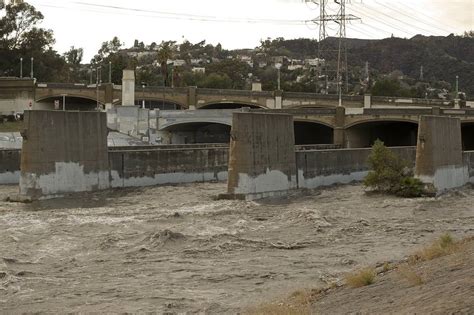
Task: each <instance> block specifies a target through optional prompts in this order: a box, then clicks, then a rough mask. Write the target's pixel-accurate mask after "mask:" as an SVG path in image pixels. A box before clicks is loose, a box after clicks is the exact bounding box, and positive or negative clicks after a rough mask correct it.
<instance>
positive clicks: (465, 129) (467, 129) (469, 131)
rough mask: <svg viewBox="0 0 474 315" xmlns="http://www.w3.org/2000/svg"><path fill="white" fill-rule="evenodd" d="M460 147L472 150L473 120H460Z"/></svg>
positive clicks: (473, 148) (473, 136)
mask: <svg viewBox="0 0 474 315" xmlns="http://www.w3.org/2000/svg"><path fill="white" fill-rule="evenodd" d="M461 137H462V149H463V150H464V151H474V120H467V121H461Z"/></svg>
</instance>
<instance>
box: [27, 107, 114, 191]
mask: <svg viewBox="0 0 474 315" xmlns="http://www.w3.org/2000/svg"><path fill="white" fill-rule="evenodd" d="M24 119H25V124H24V125H25V126H26V127H27V129H26V130H24V131H23V132H22V136H23V148H22V153H21V176H20V195H21V196H23V197H27V198H31V199H39V198H47V197H52V196H56V195H60V194H63V193H70V192H82V191H94V190H100V189H106V188H109V187H110V179H109V160H108V148H107V125H106V113H104V112H68V111H44V110H35V111H25V118H24Z"/></svg>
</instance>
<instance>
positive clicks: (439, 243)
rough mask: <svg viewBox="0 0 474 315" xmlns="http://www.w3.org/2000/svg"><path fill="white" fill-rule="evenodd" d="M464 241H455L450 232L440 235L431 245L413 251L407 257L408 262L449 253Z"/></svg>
mask: <svg viewBox="0 0 474 315" xmlns="http://www.w3.org/2000/svg"><path fill="white" fill-rule="evenodd" d="M463 244H464V241H460V242H458V241H456V240H455V239H454V238H453V237H452V236H451V235H450V234H447V233H446V234H443V235H441V236H440V237H439V238H438V239H437V240H436V241H434V242H433V243H432V244H431V245H429V246H427V247H425V248H423V249H421V250H419V251H417V252H415V254H414V255H411V256H410V257H409V258H408V262H409V263H410V264H416V263H417V262H420V261H427V260H432V259H435V258H438V257H442V256H446V255H450V254H452V253H455V252H457V251H459V250H460V249H461V247H462V245H463Z"/></svg>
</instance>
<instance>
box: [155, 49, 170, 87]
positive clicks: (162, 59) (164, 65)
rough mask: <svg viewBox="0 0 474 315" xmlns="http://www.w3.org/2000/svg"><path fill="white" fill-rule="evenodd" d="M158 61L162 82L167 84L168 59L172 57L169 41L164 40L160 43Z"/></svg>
mask: <svg viewBox="0 0 474 315" xmlns="http://www.w3.org/2000/svg"><path fill="white" fill-rule="evenodd" d="M157 57H158V62H159V63H160V66H161V74H162V75H163V78H164V79H163V82H164V85H165V86H169V76H168V59H171V58H172V57H173V51H172V50H171V47H170V44H169V42H164V43H162V44H161V48H160V50H159V51H158V56H157Z"/></svg>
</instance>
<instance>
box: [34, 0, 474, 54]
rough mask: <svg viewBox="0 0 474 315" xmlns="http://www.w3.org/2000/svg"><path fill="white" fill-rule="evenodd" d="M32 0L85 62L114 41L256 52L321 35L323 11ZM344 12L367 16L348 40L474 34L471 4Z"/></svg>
mask: <svg viewBox="0 0 474 315" xmlns="http://www.w3.org/2000/svg"><path fill="white" fill-rule="evenodd" d="M27 2H29V3H31V4H32V5H34V6H35V7H36V8H37V9H39V10H40V11H41V12H42V13H43V14H44V16H45V20H44V23H43V27H46V28H50V29H52V30H53V31H54V34H55V38H56V41H57V43H56V47H55V48H56V49H57V50H58V51H59V52H64V51H66V50H68V48H69V47H70V46H73V45H74V46H76V47H82V48H84V50H85V58H84V59H85V60H84V61H86V62H88V61H89V60H90V58H91V57H92V56H93V55H94V54H95V53H96V52H97V50H98V49H99V47H100V45H101V43H102V42H103V41H106V40H110V39H112V38H113V36H118V37H119V38H120V39H121V40H122V41H123V42H125V44H126V46H131V45H133V41H134V39H139V40H141V41H144V42H145V44H149V43H151V42H153V41H154V42H157V43H160V42H161V41H162V40H175V41H177V42H178V43H180V42H182V41H183V40H184V39H187V40H189V41H191V42H198V41H201V40H206V41H207V42H208V43H212V44H217V43H219V42H220V43H221V44H222V45H223V46H224V48H227V49H235V48H253V47H255V46H258V44H259V41H260V40H261V39H265V38H267V37H271V38H276V37H284V38H299V37H308V38H318V27H317V26H316V25H315V24H313V23H310V22H308V23H304V22H303V21H306V20H311V19H314V18H316V17H317V16H318V15H319V7H318V6H317V5H316V4H314V3H304V1H303V0H234V1H230V0H199V1H197V0H172V1H163V0H102V1H94V0H29V1H27ZM330 2H331V3H332V4H333V2H332V1H331V0H330ZM107 6H114V7H115V8H111V7H107ZM333 9H335V7H334V5H330V6H329V8H328V11H329V12H328V13H330V12H331V11H332V10H333ZM346 13H347V14H353V15H355V16H358V17H360V18H361V19H362V21H361V22H358V21H355V22H351V24H350V25H349V26H348V31H347V33H348V34H347V35H348V37H358V38H384V37H389V36H391V34H394V35H395V36H398V37H412V36H413V35H416V34H424V35H448V34H450V33H455V34H461V33H462V32H464V31H465V30H470V29H474V26H473V24H474V0H449V1H441V0H437V1H436V0H435V1H433V0H397V1H394V0H353V1H352V3H351V4H348V5H347V12H346ZM249 19H250V20H252V21H251V22H249V21H248V20H249ZM336 28H337V25H336V24H331V25H329V35H335V34H336ZM331 29H334V30H331Z"/></svg>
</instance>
